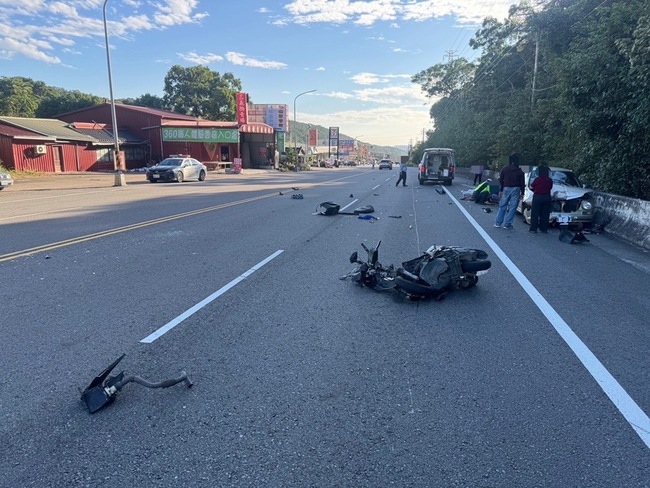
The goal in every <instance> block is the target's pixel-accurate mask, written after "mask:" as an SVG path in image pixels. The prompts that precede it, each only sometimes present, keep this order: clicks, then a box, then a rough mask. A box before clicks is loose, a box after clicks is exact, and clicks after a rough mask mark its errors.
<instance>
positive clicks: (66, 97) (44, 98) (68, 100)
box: [35, 87, 103, 118]
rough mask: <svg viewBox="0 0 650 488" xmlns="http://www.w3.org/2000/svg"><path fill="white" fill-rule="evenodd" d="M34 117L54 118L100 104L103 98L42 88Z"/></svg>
mask: <svg viewBox="0 0 650 488" xmlns="http://www.w3.org/2000/svg"><path fill="white" fill-rule="evenodd" d="M41 93H42V94H41V96H40V102H39V104H38V109H37V110H36V114H35V116H36V117H40V118H56V116H57V115H60V114H64V113H67V112H73V111H75V110H79V109H82V108H86V107H92V106H94V105H97V104H98V103H101V102H102V101H103V98H100V97H97V96H95V95H88V94H86V93H81V92H80V91H77V90H74V91H68V90H64V89H62V88H51V87H48V88H43V89H42V90H41Z"/></svg>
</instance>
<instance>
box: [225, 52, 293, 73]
mask: <svg viewBox="0 0 650 488" xmlns="http://www.w3.org/2000/svg"><path fill="white" fill-rule="evenodd" d="M226 59H227V60H228V61H230V62H231V63H232V64H235V65H238V66H248V67H250V68H262V69H284V68H286V67H287V65H286V64H285V63H281V62H280V61H260V60H259V59H255V58H251V57H248V56H246V55H245V54H241V53H236V52H228V53H226Z"/></svg>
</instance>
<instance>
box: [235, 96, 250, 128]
mask: <svg viewBox="0 0 650 488" xmlns="http://www.w3.org/2000/svg"><path fill="white" fill-rule="evenodd" d="M235 97H236V98H235V101H236V103H237V124H239V125H244V124H248V104H247V103H246V94H245V93H242V92H238V93H237V94H236V95H235Z"/></svg>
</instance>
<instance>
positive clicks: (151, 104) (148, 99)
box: [122, 93, 167, 110]
mask: <svg viewBox="0 0 650 488" xmlns="http://www.w3.org/2000/svg"><path fill="white" fill-rule="evenodd" d="M122 103H124V104H127V105H135V106H137V107H147V108H154V109H157V110H167V106H166V105H165V101H164V100H163V99H162V98H161V97H159V96H157V95H152V94H150V93H145V94H144V95H140V96H139V97H137V98H125V99H123V100H122Z"/></svg>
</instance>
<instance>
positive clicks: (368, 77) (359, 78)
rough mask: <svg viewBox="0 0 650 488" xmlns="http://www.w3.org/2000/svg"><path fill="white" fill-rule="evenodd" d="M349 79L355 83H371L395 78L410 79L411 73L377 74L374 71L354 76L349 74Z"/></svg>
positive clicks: (384, 81)
mask: <svg viewBox="0 0 650 488" xmlns="http://www.w3.org/2000/svg"><path fill="white" fill-rule="evenodd" d="M350 79H351V80H352V81H353V82H355V83H356V84H357V85H373V84H375V83H388V82H390V81H392V80H395V79H404V80H410V79H411V75H407V74H402V75H392V74H387V75H379V74H376V73H358V74H356V75H354V76H351V77H350Z"/></svg>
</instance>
